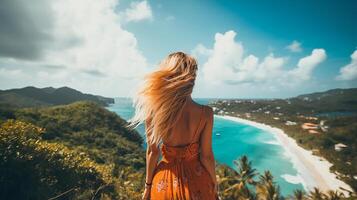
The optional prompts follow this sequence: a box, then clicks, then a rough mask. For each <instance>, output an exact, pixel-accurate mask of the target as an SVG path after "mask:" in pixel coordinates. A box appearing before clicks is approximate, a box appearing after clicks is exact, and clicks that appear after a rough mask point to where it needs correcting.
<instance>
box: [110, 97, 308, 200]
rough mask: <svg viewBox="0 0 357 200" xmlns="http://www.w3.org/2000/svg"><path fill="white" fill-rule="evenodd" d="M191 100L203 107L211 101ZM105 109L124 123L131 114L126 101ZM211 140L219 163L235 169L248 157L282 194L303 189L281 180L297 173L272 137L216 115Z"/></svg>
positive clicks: (119, 100)
mask: <svg viewBox="0 0 357 200" xmlns="http://www.w3.org/2000/svg"><path fill="white" fill-rule="evenodd" d="M194 100H195V101H196V102H198V103H200V104H205V105H206V104H208V102H209V101H210V100H212V99H202V98H200V99H194ZM107 108H108V109H109V110H110V111H113V112H115V113H117V114H118V115H120V116H121V117H122V118H124V119H126V120H127V119H129V118H130V117H132V116H133V114H134V108H133V107H132V102H131V99H129V98H116V99H115V103H114V104H111V105H110V106H109V107H107ZM137 130H138V132H139V133H140V134H141V135H142V136H144V134H145V129H144V126H143V125H140V126H139V127H138V128H137ZM212 138H213V151H214V155H215V158H216V160H217V161H218V162H220V163H224V164H227V165H229V166H231V167H233V168H234V164H233V160H236V159H238V158H240V157H241V156H243V155H247V156H248V158H249V160H250V161H252V164H253V167H254V168H256V169H257V171H258V172H260V173H263V172H264V171H265V170H270V171H271V173H272V174H273V176H274V178H275V181H276V183H277V184H278V185H279V186H280V190H281V192H282V194H283V195H290V194H292V193H293V191H294V190H295V189H303V186H302V184H301V183H296V182H295V183H294V182H293V181H290V182H289V181H288V180H286V179H285V178H284V177H286V176H288V177H289V176H290V177H291V176H293V177H294V176H297V170H296V169H295V168H294V166H293V164H292V162H291V161H290V159H289V158H288V157H287V156H286V155H285V154H284V149H283V148H282V147H281V146H280V145H279V144H278V143H277V141H276V139H275V138H274V136H273V134H271V133H269V132H266V131H264V130H261V129H259V128H256V127H254V126H250V125H246V124H242V123H238V122H234V121H231V120H227V119H223V118H220V117H217V116H215V118H214V126H213V136H212ZM143 148H145V144H144V146H143ZM257 178H258V177H257Z"/></svg>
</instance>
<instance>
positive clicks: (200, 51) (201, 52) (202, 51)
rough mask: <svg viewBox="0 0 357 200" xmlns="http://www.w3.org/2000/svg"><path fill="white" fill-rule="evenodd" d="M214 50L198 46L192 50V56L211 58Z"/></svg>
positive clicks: (201, 45)
mask: <svg viewBox="0 0 357 200" xmlns="http://www.w3.org/2000/svg"><path fill="white" fill-rule="evenodd" d="M212 52H213V51H212V49H208V48H207V47H205V46H204V45H203V44H198V45H196V47H195V48H194V49H192V51H191V54H192V55H193V56H195V57H199V56H209V55H211V54H212Z"/></svg>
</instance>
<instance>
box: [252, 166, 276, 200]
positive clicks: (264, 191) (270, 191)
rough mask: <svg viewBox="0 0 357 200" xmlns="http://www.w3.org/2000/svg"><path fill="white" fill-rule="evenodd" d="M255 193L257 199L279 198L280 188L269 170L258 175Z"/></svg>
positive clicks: (271, 199)
mask: <svg viewBox="0 0 357 200" xmlns="http://www.w3.org/2000/svg"><path fill="white" fill-rule="evenodd" d="M256 193H257V197H258V199H259V200H279V199H280V198H281V197H280V188H279V186H277V185H276V184H275V182H274V181H273V176H272V175H271V173H270V172H269V171H265V172H264V174H263V175H260V177H259V182H258V184H257V185H256Z"/></svg>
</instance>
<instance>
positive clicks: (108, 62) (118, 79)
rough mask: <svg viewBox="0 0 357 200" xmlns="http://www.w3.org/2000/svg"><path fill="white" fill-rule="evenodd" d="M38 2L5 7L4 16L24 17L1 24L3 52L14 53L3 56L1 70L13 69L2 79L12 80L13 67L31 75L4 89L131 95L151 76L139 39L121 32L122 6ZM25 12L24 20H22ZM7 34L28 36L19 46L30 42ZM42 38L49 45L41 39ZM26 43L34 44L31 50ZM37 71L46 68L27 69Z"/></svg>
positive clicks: (106, 1) (104, 0) (85, 0)
mask: <svg viewBox="0 0 357 200" xmlns="http://www.w3.org/2000/svg"><path fill="white" fill-rule="evenodd" d="M35 1H38V2H37V3H34V2H33V1H26V0H21V1H20V0H17V1H14V2H16V4H15V3H7V4H2V6H1V9H2V11H3V10H8V9H9V10H18V12H13V13H12V12H8V13H7V15H6V16H7V17H6V18H9V19H11V20H9V19H6V20H7V23H4V24H3V23H2V24H1V29H0V34H1V35H0V37H1V42H0V49H3V48H5V47H11V48H10V49H14V50H11V51H7V52H5V51H4V50H0V55H1V56H2V58H1V59H0V68H4V67H7V68H8V69H7V70H2V71H0V76H2V77H4V76H6V74H5V73H8V72H9V67H12V68H13V69H17V70H20V71H21V72H22V73H23V74H25V75H29V74H31V75H30V76H22V77H23V79H21V80H19V79H18V78H17V77H16V76H13V80H12V81H11V80H10V79H11V78H12V77H8V78H7V79H6V81H5V79H2V80H1V81H0V84H1V85H2V86H3V87H11V83H12V84H13V83H14V82H17V83H18V84H20V82H21V83H22V85H23V86H25V85H37V86H41V85H45V86H47V85H53V86H63V85H67V86H71V87H74V88H77V89H80V90H83V91H85V92H95V93H98V94H104V95H110V96H112V95H127V94H128V88H131V87H130V86H131V85H133V84H135V83H136V81H137V80H136V79H137V78H139V77H140V76H141V75H142V74H144V73H145V72H147V71H148V65H147V61H146V58H145V57H144V56H143V55H142V53H141V52H140V51H139V50H138V44H137V40H136V38H135V36H134V34H132V33H131V32H129V31H127V30H125V29H123V28H122V27H121V24H120V23H121V19H120V15H119V14H118V13H117V12H116V11H115V8H116V7H117V4H118V1H117V0H101V1H97V0H76V1H71V0H61V1H56V0H51V1H47V0H43V4H41V2H42V1H41V0H35ZM40 1H41V2H40ZM9 2H10V1H9ZM11 2H12V1H11ZM35 4H36V6H34V5H35ZM15 5H16V6H17V8H16V9H15V8H13V7H14V6H15ZM4 6H7V7H4ZM20 11H21V13H22V14H20V16H17V15H18V14H19V12H20ZM0 20H3V21H4V20H5V19H3V18H1V19H0ZM23 24H30V25H29V26H26V25H23ZM31 24H35V25H36V26H31ZM33 28H34V29H35V30H32V29H33ZM4 30H5V31H4ZM6 30H11V34H13V35H14V37H15V36H17V35H20V36H24V37H23V38H24V39H21V38H19V40H21V41H25V42H23V43H22V42H21V41H20V42H16V41H15V38H12V37H10V36H7V35H4V32H6ZM41 32H44V34H45V35H46V37H45V39H41V36H43V34H42V35H41ZM37 34H39V35H37ZM26 41H29V42H31V43H33V44H32V45H30V46H29V45H28V42H26ZM4 43H6V45H7V46H6V45H4ZM27 51H29V52H28V53H22V52H27ZM30 51H34V52H32V53H31V52H30ZM4 52H5V53H4ZM34 66H43V67H41V69H37V70H35V71H34V70H32V71H29V70H27V69H26V67H28V68H31V69H35V68H34ZM54 69H56V72H54ZM1 73H2V74H1ZM16 73H17V74H18V73H20V72H19V71H16ZM26 77H29V78H28V79H26Z"/></svg>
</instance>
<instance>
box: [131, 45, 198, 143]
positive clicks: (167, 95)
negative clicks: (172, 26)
mask: <svg viewBox="0 0 357 200" xmlns="http://www.w3.org/2000/svg"><path fill="white" fill-rule="evenodd" d="M196 71H197V62H196V60H195V59H194V58H193V57H192V56H189V55H187V54H185V53H182V52H176V53H172V54H170V55H169V56H167V57H166V58H165V59H164V60H163V61H161V63H160V65H159V69H158V70H157V71H154V72H152V73H150V74H147V75H146V76H145V78H144V84H143V85H142V86H141V87H140V88H139V90H138V91H137V93H136V95H135V96H134V98H133V105H134V107H135V115H134V116H133V117H132V118H131V119H130V120H129V125H128V127H134V128H135V127H137V126H138V125H139V124H140V123H143V122H145V123H146V125H147V126H146V134H147V142H148V143H149V144H156V145H158V144H159V143H160V142H161V141H162V140H163V139H164V140H165V139H167V138H168V137H169V136H170V133H171V131H170V129H171V128H172V127H173V125H175V123H176V122H177V120H178V119H179V117H180V115H181V113H182V109H183V107H184V105H185V103H186V101H187V97H188V96H190V94H191V93H192V89H193V86H194V83H195V79H196ZM148 122H149V123H148Z"/></svg>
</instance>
